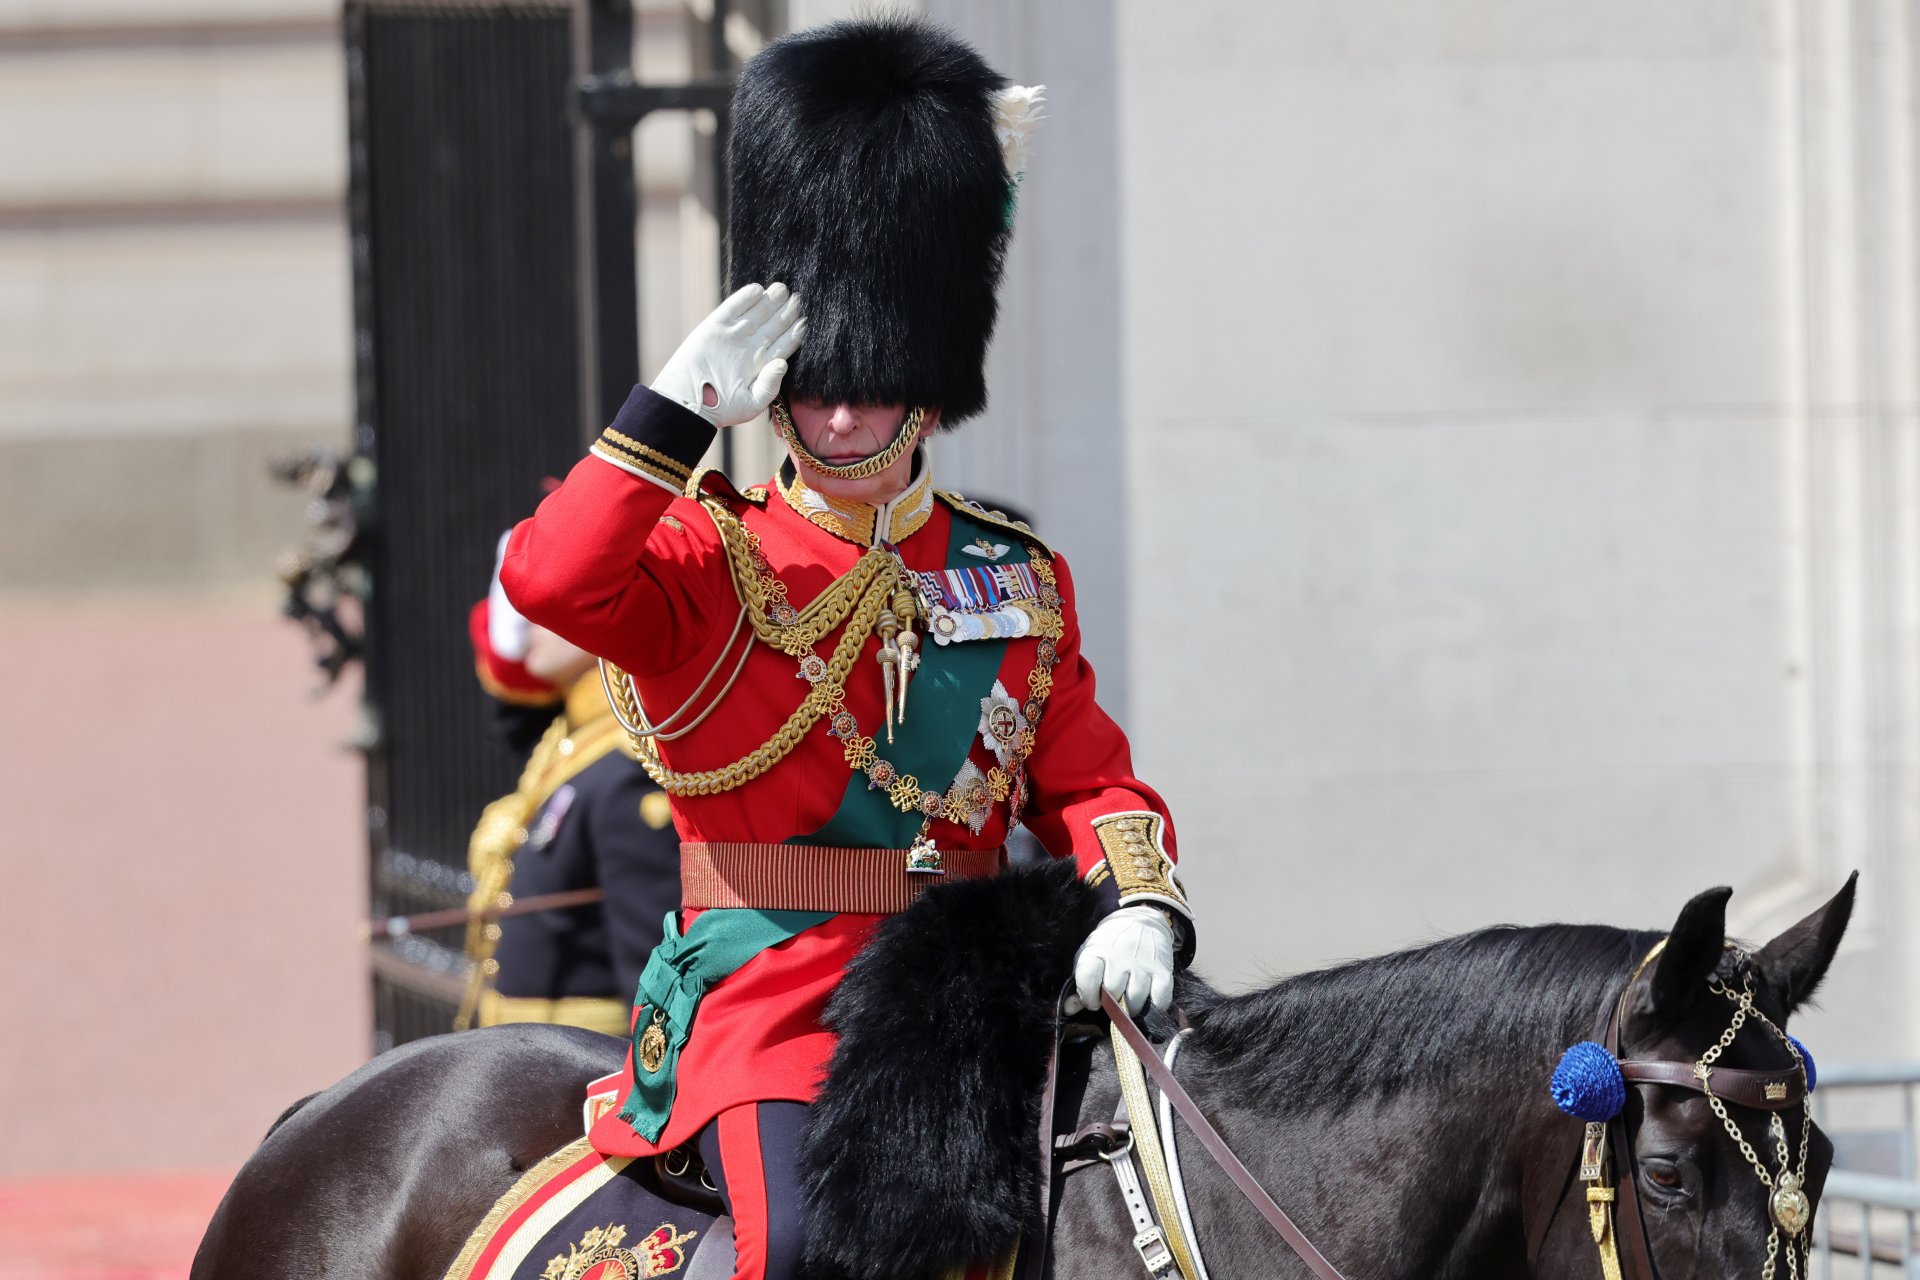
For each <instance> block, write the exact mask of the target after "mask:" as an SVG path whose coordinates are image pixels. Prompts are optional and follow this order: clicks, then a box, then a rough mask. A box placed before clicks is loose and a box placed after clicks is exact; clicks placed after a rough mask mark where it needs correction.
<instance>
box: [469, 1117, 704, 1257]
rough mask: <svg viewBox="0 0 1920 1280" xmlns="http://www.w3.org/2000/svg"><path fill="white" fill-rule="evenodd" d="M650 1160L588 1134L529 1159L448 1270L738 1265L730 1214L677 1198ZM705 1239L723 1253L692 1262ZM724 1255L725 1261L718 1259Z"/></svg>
mask: <svg viewBox="0 0 1920 1280" xmlns="http://www.w3.org/2000/svg"><path fill="white" fill-rule="evenodd" d="M650 1163H651V1162H649V1161H646V1160H636V1159H634V1158H632V1157H627V1156H611V1157H609V1156H603V1155H601V1154H600V1153H599V1152H597V1151H595V1150H594V1149H593V1148H592V1147H591V1146H590V1145H589V1144H588V1142H587V1140H586V1139H585V1138H581V1139H579V1140H578V1141H576V1142H572V1143H569V1144H568V1145H566V1146H564V1147H562V1148H561V1149H560V1150H558V1151H556V1152H554V1153H553V1154H552V1155H550V1156H548V1157H547V1158H546V1159H545V1160H542V1161H541V1162H540V1163H539V1164H537V1165H535V1166H534V1167H533V1168H531V1169H529V1170H528V1171H527V1172H526V1173H525V1174H523V1175H522V1176H521V1178H520V1181H518V1182H516V1183H515V1184H514V1186H513V1189H512V1190H511V1191H509V1192H507V1194H506V1195H504V1196H502V1197H501V1198H500V1201H499V1203H497V1204H495V1205H494V1207H493V1209H492V1211H491V1212H489V1213H488V1214H487V1216H486V1218H485V1219H484V1220H483V1221H482V1222H481V1223H480V1225H479V1226H478V1227H477V1228H475V1229H474V1232H473V1234H472V1235H471V1236H469V1237H468V1238H467V1243H466V1247H464V1248H463V1249H461V1251H460V1256H459V1257H458V1258H457V1259H455V1260H454V1264H453V1266H452V1267H450V1268H448V1270H447V1274H446V1278H445V1280H651V1277H654V1276H675V1277H683V1278H684V1277H689V1276H690V1275H692V1276H726V1275H730V1274H731V1273H732V1271H733V1263H734V1254H733V1239H732V1233H731V1231H729V1230H728V1229H727V1228H728V1224H727V1222H726V1220H725V1219H720V1220H719V1224H720V1225H719V1229H718V1230H715V1221H716V1220H715V1219H714V1218H712V1217H711V1216H709V1215H707V1214H704V1213H701V1212H699V1211H698V1210H694V1209H688V1208H685V1207H683V1206H681V1205H677V1204H672V1203H670V1202H668V1201H667V1200H665V1199H663V1198H662V1197H661V1196H660V1194H659V1193H658V1192H657V1191H656V1190H655V1189H654V1184H653V1181H652V1178H651V1175H650ZM703 1246H708V1247H709V1251H710V1252H717V1253H719V1254H720V1255H722V1256H721V1257H719V1258H715V1259H711V1260H709V1259H705V1258H702V1259H701V1265H700V1266H699V1267H698V1268H694V1267H692V1263H693V1261H694V1259H695V1257H696V1255H697V1254H698V1253H699V1251H700V1249H701V1248H702V1247H703ZM713 1262H718V1263H724V1265H720V1266H714V1265H709V1264H710V1263H713Z"/></svg>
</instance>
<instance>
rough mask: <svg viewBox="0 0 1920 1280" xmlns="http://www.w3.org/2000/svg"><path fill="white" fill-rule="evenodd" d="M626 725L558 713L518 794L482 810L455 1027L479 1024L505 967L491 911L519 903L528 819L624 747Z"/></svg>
mask: <svg viewBox="0 0 1920 1280" xmlns="http://www.w3.org/2000/svg"><path fill="white" fill-rule="evenodd" d="M622 727H623V726H621V725H620V724H619V723H618V722H617V720H616V718H615V717H612V716H608V715H607V714H606V713H605V712H602V713H601V714H600V715H599V717H598V718H597V719H596V720H593V721H590V722H588V723H585V724H580V725H572V724H570V722H569V720H568V718H567V717H566V716H565V715H561V716H558V717H556V718H555V719H554V722H553V723H552V724H551V725H549V726H547V732H546V733H545V735H544V736H542V737H541V739H540V743H539V745H538V746H536V747H534V749H533V754H532V755H530V756H528V757H527V767H526V768H525V769H522V770H521V771H520V781H519V782H518V783H517V784H516V785H515V787H514V789H513V794H511V795H506V796H501V797H500V798H499V799H498V800H495V801H494V802H493V803H492V804H490V805H488V806H487V807H486V809H485V810H484V811H483V812H482V813H481V815H480V821H479V822H478V823H477V824H476V825H475V826H474V829H473V835H472V836H471V837H470V838H469V839H468V841H467V870H468V872H469V873H471V874H472V876H473V891H472V892H471V893H469V894H468V895H467V910H468V912H469V913H471V916H472V918H471V919H469V920H468V921H467V945H466V953H467V966H468V967H467V989H466V994H465V995H464V996H463V997H462V999H461V1001H460V1011H459V1013H457V1014H456V1015H455V1016H454V1021H453V1029H454V1030H455V1031H465V1030H466V1029H467V1028H468V1027H470V1026H472V1025H473V1016H474V1013H475V1011H476V1010H478V1009H479V1007H480V999H481V996H482V995H483V994H484V993H485V991H486V989H487V984H488V983H489V982H490V981H491V980H492V979H493V978H494V977H495V976H497V975H498V974H499V972H500V962H499V961H498V960H495V959H494V958H493V952H494V948H495V947H496V946H498V945H499V942H500V924H499V921H498V920H495V919H492V918H490V916H489V914H488V913H492V912H498V911H503V910H505V909H506V908H508V907H510V906H512V905H513V895H512V894H511V893H509V892H508V891H507V886H508V885H510V884H511V883H512V882H513V859H514V855H515V854H517V853H519V852H520V847H521V846H522V845H524V844H526V842H527V839H528V835H527V824H528V823H529V822H531V821H533V816H534V815H535V814H536V813H538V812H539V811H540V806H542V805H544V804H545V803H546V802H547V800H548V799H549V798H550V797H551V796H552V795H553V793H554V792H555V791H558V790H559V789H560V787H561V786H562V785H563V784H564V783H566V782H568V781H570V780H571V779H572V778H573V777H574V775H575V774H577V773H579V772H580V771H581V770H583V769H585V768H586V767H587V766H588V765H591V764H594V763H596V762H598V761H599V760H601V759H603V758H605V757H606V756H608V755H610V754H611V753H612V752H613V751H614V750H615V749H617V748H618V747H619V745H620V730H621V728H622Z"/></svg>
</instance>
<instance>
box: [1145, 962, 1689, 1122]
mask: <svg viewBox="0 0 1920 1280" xmlns="http://www.w3.org/2000/svg"><path fill="white" fill-rule="evenodd" d="M1659 937H1660V935H1659V934H1657V933H1636V932H1632V931H1629V930H1626V929H1615V928H1609V927H1606V926H1601V925H1565V924H1556V925H1540V926H1536V927H1532V928H1518V927H1514V926H1499V927H1495V928H1491V929H1482V930H1479V931H1478V932H1475V933H1467V934H1461V935H1460V936H1458V937H1453V938H1447V939H1444V940H1442V941H1439V942H1435V943H1432V944H1430V945H1427V946H1421V947H1412V948H1409V949H1407V950H1405V951H1397V952H1394V953H1392V954H1390V955H1383V956H1376V957H1373V958H1371V959H1366V960H1357V961H1354V962H1352V963H1349V964H1344V965H1340V966H1337V967H1335V968H1331V969H1322V970H1319V971H1317V972H1314V973H1305V974H1301V975H1299V976H1297V977H1291V978H1286V979H1283V980H1281V981H1280V982H1278V983H1276V984H1274V985H1273V986H1271V987H1268V988H1266V989H1265V990H1262V991H1254V992H1250V993H1248V994H1246V995H1241V996H1222V995H1220V994H1218V993H1217V992H1213V991H1212V990H1210V989H1208V988H1207V987H1206V986H1205V985H1204V984H1202V983H1200V982H1198V981H1197V980H1195V981H1191V982H1189V983H1187V984H1185V985H1183V987H1182V989H1181V1002H1182V1004H1183V1005H1184V1006H1185V1007H1186V1008H1187V1009H1188V1012H1189V1016H1190V1017H1191V1018H1192V1021H1193V1027H1194V1033H1193V1038H1192V1044H1191V1049H1192V1050H1193V1059H1194V1068H1195V1069H1196V1070H1197V1071H1200V1072H1207V1071H1211V1070H1214V1069H1218V1070H1220V1071H1222V1072H1230V1073H1231V1075H1232V1078H1233V1081H1234V1084H1235V1086H1236V1087H1237V1088H1238V1089H1241V1090H1245V1091H1248V1092H1249V1093H1250V1094H1251V1095H1253V1096H1254V1097H1257V1098H1258V1099H1259V1100H1260V1101H1262V1102H1263V1103H1265V1104H1266V1105H1269V1106H1272V1107H1275V1108H1279V1109H1283V1110H1289V1111H1290V1110H1295V1109H1300V1108H1312V1109H1329V1108H1340V1107H1343V1106H1346V1105H1350V1104H1353V1103H1357V1102H1360V1101H1363V1100H1380V1099H1383V1098H1386V1097H1389V1096H1391V1095H1394V1094H1397V1093H1400V1092H1403V1091H1405V1090H1408V1089H1415V1088H1425V1087H1440V1086H1453V1087H1458V1086H1460V1085H1461V1084H1463V1083H1464V1082H1468V1081H1470V1080H1479V1081H1481V1082H1485V1081H1487V1080H1490V1079H1492V1078H1495V1077H1507V1078H1511V1076H1512V1074H1513V1072H1512V1068H1513V1067H1514V1066H1515V1065H1518V1064H1519V1063H1528V1064H1531V1065H1533V1066H1542V1067H1543V1070H1544V1069H1551V1066H1552V1063H1553V1061H1554V1060H1555V1059H1556V1058H1557V1057H1558V1056H1559V1054H1560V1052H1561V1051H1562V1050H1564V1049H1565V1048H1566V1047H1567V1046H1568V1045H1569V1044H1571V1043H1573V1042H1574V1041H1576V1040H1584V1039H1587V1038H1590V1037H1591V1036H1592V1035H1593V1034H1594V1033H1595V1031H1596V1028H1595V1026H1594V1023H1595V1021H1596V1019H1597V1017H1598V1015H1599V1014H1600V1012H1601V1009H1602V1006H1603V1004H1604V1002H1605V1001H1606V1000H1607V999H1608V998H1609V996H1610V994H1611V993H1614V992H1617V991H1618V989H1619V986H1620V984H1621V983H1622V982H1623V981H1625V979H1626V976H1627V973H1628V971H1629V970H1630V969H1631V968H1632V967H1633V965H1634V964H1636V963H1637V962H1638V961H1639V960H1640V958H1641V957H1642V956H1643V955H1645V954H1646V952H1647V949H1648V948H1649V947H1651V946H1652V945H1653V944H1654V942H1655V941H1657V940H1658V939H1659ZM1183 1061H1184V1060H1183ZM1539 1080H1540V1081H1541V1082H1542V1084H1541V1086H1540V1087H1544V1080H1545V1075H1544V1073H1542V1074H1540V1075H1539ZM1250 1100H1252V1098H1250Z"/></svg>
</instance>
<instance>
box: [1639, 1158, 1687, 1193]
mask: <svg viewBox="0 0 1920 1280" xmlns="http://www.w3.org/2000/svg"><path fill="white" fill-rule="evenodd" d="M1641 1170H1642V1172H1644V1173H1645V1174H1646V1175H1647V1181H1648V1182H1651V1183H1652V1184H1653V1185H1654V1186H1656V1187H1659V1188H1660V1189H1661V1190H1662V1191H1678V1190H1679V1189H1680V1187H1681V1184H1682V1181H1683V1179H1682V1178H1681V1177H1680V1170H1679V1169H1678V1168H1676V1167H1675V1166H1673V1165H1670V1164H1665V1163H1648V1164H1644V1165H1642V1166H1641Z"/></svg>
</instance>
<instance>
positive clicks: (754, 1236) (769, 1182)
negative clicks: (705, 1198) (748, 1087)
mask: <svg viewBox="0 0 1920 1280" xmlns="http://www.w3.org/2000/svg"><path fill="white" fill-rule="evenodd" d="M806 1118H807V1108H806V1104H805V1103H801V1102H761V1103H755V1104H752V1105H749V1106H744V1107H735V1108H733V1109H732V1110H731V1111H722V1112H721V1113H720V1114H719V1116H717V1117H716V1118H715V1119H714V1121H713V1123H712V1124H709V1125H708V1126H707V1127H706V1128H705V1129H703V1130H701V1131H700V1156H701V1158H702V1159H703V1160H705V1161H706V1162H707V1171H708V1172H709V1173H711V1174H712V1175H713V1180H714V1181H715V1182H716V1183H718V1184H719V1186H720V1198H721V1199H722V1200H724V1201H726V1204H727V1213H728V1215H729V1216H731V1217H732V1218H733V1247H734V1252H735V1254H736V1256H737V1258H738V1261H737V1262H736V1263H735V1264H734V1272H733V1274H734V1280H794V1278H795V1277H797V1276H798V1275H799V1274H800V1260H801V1256H802V1252H803V1249H804V1241H805V1226H806V1223H805V1218H804V1215H803V1213H802V1206H801V1203H800V1179H799V1176H798V1173H797V1170H798V1167H799V1159H800V1127H801V1125H803V1124H804V1123H805V1122H806Z"/></svg>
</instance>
